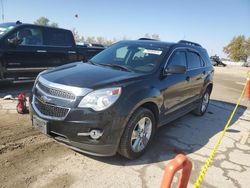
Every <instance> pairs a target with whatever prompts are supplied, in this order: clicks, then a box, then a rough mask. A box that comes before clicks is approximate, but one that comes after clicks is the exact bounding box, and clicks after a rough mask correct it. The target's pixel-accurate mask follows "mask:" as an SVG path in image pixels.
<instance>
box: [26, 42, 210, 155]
mask: <svg viewBox="0 0 250 188" xmlns="http://www.w3.org/2000/svg"><path fill="white" fill-rule="evenodd" d="M213 72H214V69H213V67H212V65H211V62H210V59H209V56H208V54H207V51H206V50H205V49H204V48H202V47H201V45H199V44H197V43H193V42H189V41H180V42H178V43H167V42H161V41H156V40H148V39H144V38H143V39H140V40H135V41H121V42H118V43H116V44H114V45H112V46H111V47H109V48H107V49H105V50H104V51H102V52H100V53H99V54H98V55H96V56H95V57H93V58H92V59H91V60H90V61H89V62H88V63H81V62H80V63H73V64H68V65H64V66H60V67H57V68H55V69H53V70H47V71H45V72H43V73H41V74H40V75H39V76H38V77H37V80H36V82H35V84H34V87H33V91H32V96H31V98H30V102H31V105H30V107H31V118H32V121H33V126H34V127H36V128H38V129H40V130H41V131H42V132H43V133H45V134H47V135H49V136H51V137H53V138H54V139H56V140H57V141H59V142H61V143H64V144H66V145H67V146H69V147H71V148H73V149H75V150H79V151H82V152H85V153H89V154H93V155H99V156H110V155H114V154H116V153H117V152H119V153H120V154H121V155H123V156H125V157H126V158H129V159H134V158H137V157H139V156H140V155H142V154H143V153H144V151H145V149H146V148H147V146H148V145H149V143H150V142H151V140H152V138H153V135H154V133H155V131H156V130H157V128H158V127H160V126H162V125H165V124H167V123H169V122H170V121H173V120H174V119H176V118H178V117H181V116H183V115H185V114H186V113H188V112H191V111H192V112H193V113H194V114H196V115H199V116H201V115H203V114H204V113H205V112H206V109H207V106H208V103H209V96H210V94H211V92H212V88H213Z"/></svg>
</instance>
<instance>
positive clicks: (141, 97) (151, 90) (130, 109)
mask: <svg viewBox="0 0 250 188" xmlns="http://www.w3.org/2000/svg"><path fill="white" fill-rule="evenodd" d="M148 102H151V103H154V104H155V105H156V106H157V109H158V113H159V114H160V110H161V106H162V105H163V96H162V95H161V92H160V90H159V89H157V88H155V87H153V86H148V87H145V88H143V89H142V88H140V89H138V90H135V91H134V92H133V93H132V94H131V95H129V96H127V97H126V99H125V100H124V102H123V104H122V105H124V106H126V109H123V110H124V112H123V114H124V115H126V117H125V121H124V124H123V125H122V128H123V130H122V133H123V131H124V129H125V127H126V125H127V123H128V121H129V119H130V118H131V116H132V114H133V113H134V112H135V111H136V110H137V109H138V108H139V107H140V106H142V105H143V104H145V103H148Z"/></svg>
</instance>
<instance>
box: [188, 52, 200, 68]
mask: <svg viewBox="0 0 250 188" xmlns="http://www.w3.org/2000/svg"><path fill="white" fill-rule="evenodd" d="M187 59H188V69H196V68H200V67H201V59H200V56H199V55H198V54H197V53H195V52H187Z"/></svg>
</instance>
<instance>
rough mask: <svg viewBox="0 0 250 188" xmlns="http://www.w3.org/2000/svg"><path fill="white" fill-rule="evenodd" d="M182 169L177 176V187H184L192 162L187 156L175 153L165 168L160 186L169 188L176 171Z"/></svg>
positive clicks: (186, 183)
mask: <svg viewBox="0 0 250 188" xmlns="http://www.w3.org/2000/svg"><path fill="white" fill-rule="evenodd" d="M181 169H182V173H181V175H180V176H179V180H178V185H177V187H178V188H186V187H187V185H188V180H189V177H190V173H191V170H192V163H191V162H190V161H189V160H188V158H187V157H186V156H185V155H183V154H179V155H177V156H176V157H175V158H174V159H173V160H172V161H171V162H170V163H169V164H168V165H167V166H166V168H165V172H164V176H163V179H162V182H161V188H170V187H171V184H172V181H173V178H174V175H175V173H176V172H177V171H179V170H181Z"/></svg>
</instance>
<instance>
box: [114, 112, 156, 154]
mask: <svg viewBox="0 0 250 188" xmlns="http://www.w3.org/2000/svg"><path fill="white" fill-rule="evenodd" d="M155 127H156V121H155V116H154V114H153V113H152V111H150V110H148V109H146V108H139V109H138V110H136V112H135V113H134V114H133V115H132V117H131V118H130V120H129V121H128V123H127V126H126V128H125V130H124V133H123V135H122V137H121V141H120V146H119V153H120V154H121V155H122V156H124V157H126V158H128V159H136V158H139V157H140V156H141V155H142V154H143V153H144V152H145V150H146V148H147V147H148V145H149V144H150V143H151V140H152V138H153V135H154V133H155Z"/></svg>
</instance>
